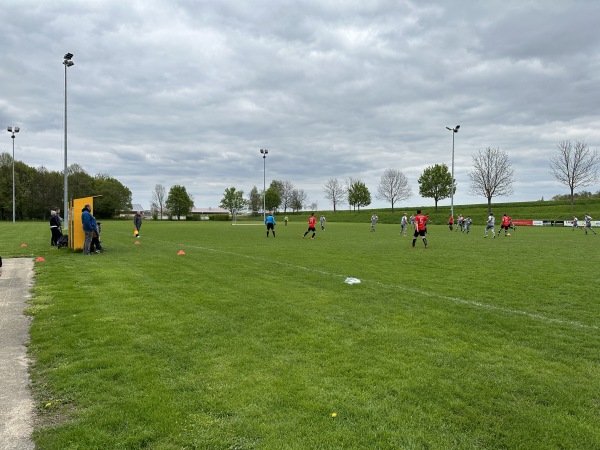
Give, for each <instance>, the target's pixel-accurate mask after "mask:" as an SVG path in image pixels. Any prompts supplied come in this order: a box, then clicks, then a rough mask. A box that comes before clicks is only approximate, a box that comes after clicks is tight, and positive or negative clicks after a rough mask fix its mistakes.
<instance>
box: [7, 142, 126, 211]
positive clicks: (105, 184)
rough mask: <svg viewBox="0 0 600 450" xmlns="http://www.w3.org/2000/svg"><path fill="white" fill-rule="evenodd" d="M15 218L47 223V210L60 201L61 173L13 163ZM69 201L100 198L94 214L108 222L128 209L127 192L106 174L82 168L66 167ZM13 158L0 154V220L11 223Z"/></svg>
mask: <svg viewBox="0 0 600 450" xmlns="http://www.w3.org/2000/svg"><path fill="white" fill-rule="evenodd" d="M14 179H15V186H14V187H15V217H16V218H17V219H18V220H48V219H49V218H50V211H51V210H56V209H57V208H61V207H62V205H63V201H64V172H62V171H61V172H58V171H50V170H48V169H46V168H45V167H44V166H41V167H38V168H37V169H36V168H33V167H30V166H28V165H27V164H25V163H23V162H21V161H14ZM67 180H68V194H69V200H70V199H73V198H82V197H90V196H96V195H98V196H100V197H97V198H96V199H95V200H94V215H95V216H96V217H97V218H103V219H108V218H111V217H114V216H115V215H116V214H118V213H119V212H120V211H123V210H130V209H131V191H130V190H129V189H128V188H127V187H126V186H124V185H123V184H121V183H120V182H119V181H118V180H117V179H115V178H113V177H111V176H110V175H107V174H97V175H95V176H91V175H89V174H88V173H87V172H86V171H85V170H84V169H83V167H81V166H80V165H78V164H71V165H70V166H69V167H68V168H67ZM12 192H13V159H12V156H11V155H10V154H9V153H7V152H3V153H2V154H0V218H1V219H2V220H9V218H10V220H12V211H13V204H12Z"/></svg>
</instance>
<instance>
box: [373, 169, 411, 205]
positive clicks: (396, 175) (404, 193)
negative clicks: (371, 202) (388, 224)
mask: <svg viewBox="0 0 600 450" xmlns="http://www.w3.org/2000/svg"><path fill="white" fill-rule="evenodd" d="M411 195H412V191H411V189H410V186H409V185H408V179H407V178H406V176H404V174H403V173H402V172H400V171H399V170H396V169H387V170H386V171H385V172H383V175H382V176H381V180H380V181H379V187H378V188H377V198H379V199H380V200H387V201H388V202H390V203H391V204H392V212H394V203H396V202H399V201H400V200H406V199H407V198H410V196H411Z"/></svg>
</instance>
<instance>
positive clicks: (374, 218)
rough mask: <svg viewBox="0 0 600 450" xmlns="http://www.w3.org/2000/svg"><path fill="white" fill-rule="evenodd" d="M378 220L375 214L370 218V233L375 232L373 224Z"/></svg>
mask: <svg viewBox="0 0 600 450" xmlns="http://www.w3.org/2000/svg"><path fill="white" fill-rule="evenodd" d="M378 219H379V217H377V214H373V215H372V216H371V231H375V224H376V223H377V220H378Z"/></svg>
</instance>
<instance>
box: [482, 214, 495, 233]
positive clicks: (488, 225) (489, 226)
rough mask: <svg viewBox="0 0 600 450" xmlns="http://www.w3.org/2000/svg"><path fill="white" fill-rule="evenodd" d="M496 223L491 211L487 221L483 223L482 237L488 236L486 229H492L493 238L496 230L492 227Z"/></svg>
mask: <svg viewBox="0 0 600 450" xmlns="http://www.w3.org/2000/svg"><path fill="white" fill-rule="evenodd" d="M495 223H496V218H495V217H494V214H493V213H490V215H489V216H488V220H487V223H486V224H485V235H484V236H483V237H484V238H486V237H488V230H490V229H491V230H492V236H494V239H495V238H496V231H495V229H494V224H495Z"/></svg>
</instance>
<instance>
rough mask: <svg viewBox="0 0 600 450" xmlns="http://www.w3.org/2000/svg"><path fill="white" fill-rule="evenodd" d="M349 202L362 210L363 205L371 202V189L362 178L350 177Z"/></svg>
mask: <svg viewBox="0 0 600 450" xmlns="http://www.w3.org/2000/svg"><path fill="white" fill-rule="evenodd" d="M348 204H350V205H351V206H353V207H354V209H355V210H356V208H357V207H358V210H359V211H360V207H361V206H369V205H370V204H371V193H370V192H369V189H368V188H367V186H366V185H365V183H363V182H362V181H360V180H353V179H350V182H349V185H348Z"/></svg>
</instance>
